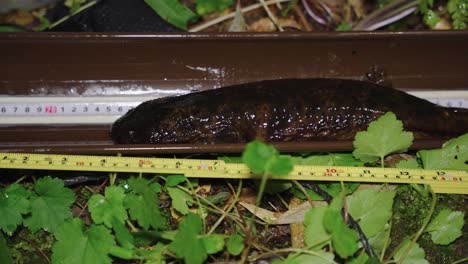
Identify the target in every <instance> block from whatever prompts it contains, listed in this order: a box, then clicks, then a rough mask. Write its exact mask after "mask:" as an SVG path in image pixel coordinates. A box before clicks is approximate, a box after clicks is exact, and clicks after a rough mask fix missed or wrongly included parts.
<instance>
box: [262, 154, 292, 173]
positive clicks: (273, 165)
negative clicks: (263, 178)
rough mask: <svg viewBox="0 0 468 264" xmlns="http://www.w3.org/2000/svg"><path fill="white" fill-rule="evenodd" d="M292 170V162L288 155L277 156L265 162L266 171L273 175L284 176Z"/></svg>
mask: <svg viewBox="0 0 468 264" xmlns="http://www.w3.org/2000/svg"><path fill="white" fill-rule="evenodd" d="M292 170H293V163H292V161H291V157H289V156H279V157H276V158H273V159H271V160H270V161H269V162H268V163H267V169H266V171H267V173H268V174H270V175H273V176H285V175H288V174H289V173H290V172H291V171H292Z"/></svg>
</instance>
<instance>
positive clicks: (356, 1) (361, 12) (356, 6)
mask: <svg viewBox="0 0 468 264" xmlns="http://www.w3.org/2000/svg"><path fill="white" fill-rule="evenodd" d="M348 2H349V4H350V5H351V6H352V7H353V10H354V13H355V14H356V16H357V18H362V17H364V16H365V15H366V11H365V9H364V1H363V0H348Z"/></svg>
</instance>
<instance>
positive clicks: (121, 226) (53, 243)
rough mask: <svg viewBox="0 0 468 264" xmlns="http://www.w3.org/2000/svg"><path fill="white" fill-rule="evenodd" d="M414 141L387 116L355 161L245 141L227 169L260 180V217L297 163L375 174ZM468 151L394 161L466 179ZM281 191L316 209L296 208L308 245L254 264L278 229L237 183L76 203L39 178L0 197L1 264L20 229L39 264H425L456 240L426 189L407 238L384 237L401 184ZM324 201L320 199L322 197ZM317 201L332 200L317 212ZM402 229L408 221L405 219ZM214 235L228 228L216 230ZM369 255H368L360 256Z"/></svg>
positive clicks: (1, 191)
mask: <svg viewBox="0 0 468 264" xmlns="http://www.w3.org/2000/svg"><path fill="white" fill-rule="evenodd" d="M383 139H385V140H383ZM411 142H412V134H411V133H410V132H405V131H403V128H402V125H401V122H400V121H398V120H397V119H396V117H395V115H394V114H392V113H387V114H385V115H383V116H382V117H381V118H379V119H378V120H376V121H374V122H372V123H371V124H370V125H369V128H368V130H367V131H363V132H360V133H358V134H357V135H356V140H355V146H356V150H355V152H354V153H353V154H351V153H327V154H313V155H304V156H300V157H291V156H285V155H280V153H279V152H278V150H276V149H275V148H274V147H273V146H270V145H267V144H264V143H262V142H259V141H254V142H251V143H249V144H248V145H247V147H246V149H245V151H244V152H243V155H242V157H241V158H237V159H236V158H231V159H230V160H231V161H235V162H239V161H240V160H242V161H243V162H244V163H245V164H246V165H247V166H248V167H249V168H250V169H251V171H252V172H253V173H254V174H256V175H257V176H260V177H261V183H260V185H259V192H258V193H257V197H256V203H257V207H255V208H258V206H259V205H260V204H261V203H260V201H261V200H262V197H263V193H264V192H265V190H266V188H268V184H267V183H269V179H270V176H272V175H273V176H279V175H287V174H289V173H290V172H291V171H292V170H293V168H294V166H295V165H328V166H363V165H364V162H374V163H372V164H371V165H374V166H375V165H377V164H376V163H375V161H379V160H380V163H381V164H382V165H383V162H382V160H383V158H384V157H385V156H387V155H389V154H390V153H394V152H400V151H403V150H404V149H407V148H408V147H409V145H410V144H411ZM467 149H468V134H465V135H462V136H460V137H458V138H455V139H452V140H450V141H448V142H446V143H445V144H444V146H443V147H442V148H441V149H436V150H430V151H419V152H418V155H417V157H416V159H413V160H409V161H402V162H400V163H398V164H397V167H401V168H432V169H459V170H466V169H467V168H466V159H467V158H468V153H467ZM353 155H354V156H353ZM225 160H226V161H227V160H228V159H225ZM285 183H288V184H289V185H283V186H281V187H282V188H279V189H278V188H277V189H276V191H278V192H285V191H289V192H290V193H292V194H293V195H295V196H298V197H299V198H303V199H307V200H308V201H307V202H306V203H309V202H311V203H313V206H312V207H310V206H309V207H301V208H305V209H303V211H302V213H303V214H301V215H300V216H301V217H300V218H299V220H301V219H303V221H302V223H303V225H304V232H303V233H302V235H301V236H303V237H302V238H303V240H304V243H305V245H304V247H294V248H278V249H273V248H272V249H268V250H263V252H262V253H259V254H258V255H255V254H251V253H252V249H253V248H254V249H255V250H257V251H261V250H262V247H264V246H262V245H260V244H259V243H260V242H262V241H259V240H258V236H259V235H260V231H258V230H260V229H258V227H261V228H262V229H263V232H266V231H265V230H266V229H267V228H268V227H269V225H276V224H278V223H268V224H265V223H263V222H261V221H255V219H254V218H255V217H257V215H256V214H255V213H252V214H251V213H249V212H247V211H242V210H240V206H238V205H239V200H240V196H241V191H242V190H243V185H242V181H239V182H238V186H237V190H235V189H236V188H234V187H233V186H232V185H231V182H226V186H228V187H226V189H225V190H221V191H220V192H217V193H215V194H214V195H212V196H208V197H206V196H204V195H201V194H200V193H198V191H197V190H196V189H195V187H196V188H197V189H200V188H201V184H200V185H199V184H198V183H197V181H194V180H188V179H187V178H186V177H184V176H182V175H171V176H166V177H164V176H161V175H155V176H154V177H153V178H152V179H146V178H144V177H143V176H142V175H140V176H139V177H130V178H127V179H117V180H116V182H115V183H113V182H111V184H110V185H109V186H104V185H103V186H101V187H99V188H98V189H93V188H88V189H87V190H88V191H89V192H90V193H91V194H92V195H89V194H87V195H86V198H84V197H81V199H76V197H75V196H76V195H75V192H74V191H73V190H72V189H70V188H67V187H65V186H64V181H63V180H61V179H57V178H52V177H42V178H39V179H38V180H37V181H35V182H34V183H33V184H30V183H27V184H20V183H13V184H10V185H8V186H5V187H2V188H0V215H1V217H0V229H1V233H0V263H2V264H10V263H13V261H18V262H21V261H19V260H18V253H17V250H18V248H22V247H24V246H18V247H11V246H10V243H11V240H12V239H13V238H14V237H17V236H21V234H22V232H23V231H27V232H28V233H30V234H32V235H40V234H47V235H48V236H47V238H46V239H45V241H48V242H47V243H45V244H48V245H49V249H48V250H49V258H48V259H50V261H51V263H53V264H55V263H76V264H82V263H83V264H84V263H86V264H87V263H93V264H94V263H96V264H101V263H103V264H105V263H111V262H112V261H114V260H118V259H122V260H126V261H129V262H141V263H167V262H172V261H181V262H185V263H190V264H201V263H205V262H207V261H208V259H210V258H213V261H220V260H225V259H231V260H233V259H234V260H240V261H241V262H247V261H255V260H257V259H260V258H261V257H267V256H271V255H275V256H277V258H276V259H274V260H273V263H288V264H292V263H312V264H314V263H343V262H346V263H351V264H360V263H366V264H371V263H383V264H391V263H428V260H427V259H428V256H426V253H427V252H425V250H424V244H423V243H422V242H421V241H422V240H423V239H421V238H427V239H428V240H429V241H431V243H432V244H433V245H444V246H445V245H451V244H452V243H453V242H454V241H456V240H457V239H459V238H460V237H461V236H462V229H463V225H464V216H465V215H464V213H463V212H462V211H459V210H453V209H449V208H446V207H441V208H440V207H439V208H436V204H437V201H438V200H439V198H438V196H436V195H435V194H434V193H433V192H432V190H431V189H430V187H421V188H420V189H419V192H420V193H421V194H423V195H422V196H420V198H421V199H420V200H421V201H422V202H420V203H417V204H418V206H422V205H424V206H426V205H427V208H425V209H424V210H423V211H420V209H419V208H416V209H411V210H414V211H413V212H412V214H413V215H418V214H421V215H422V217H421V219H419V220H417V221H416V220H414V223H415V224H416V227H417V228H415V229H413V231H411V233H412V234H411V233H410V232H409V233H407V234H406V233H405V234H404V237H400V238H399V239H393V238H392V237H391V234H392V231H393V228H392V226H393V225H395V224H396V222H398V221H399V220H398V218H401V215H397V216H396V213H395V212H399V211H398V210H399V209H400V208H401V207H403V208H406V207H408V206H409V205H408V204H409V203H411V201H414V200H409V202H408V201H406V200H405V201H404V202H403V204H402V201H400V202H398V200H397V199H398V195H399V193H401V192H400V190H402V189H404V188H407V187H408V186H402V187H399V188H397V189H396V190H393V189H389V188H387V187H388V186H386V185H382V186H377V187H376V188H359V189H358V187H359V183H348V184H344V183H317V184H315V185H316V186H318V189H314V188H312V187H311V189H309V188H306V187H305V186H304V187H303V188H302V186H301V185H300V184H298V183H295V184H291V183H290V182H285ZM291 186H292V187H291ZM283 187H285V188H283ZM312 189H314V190H315V191H316V192H314V191H312ZM407 189H408V190H411V191H412V193H411V195H410V198H411V199H414V198H415V197H414V196H418V195H417V192H414V190H412V189H411V188H407ZM96 190H97V191H96ZM416 190H417V189H416ZM88 191H87V192H88ZM270 191H271V193H273V190H270ZM77 193H78V194H79V193H80V192H77ZM324 193H325V194H328V195H329V197H328V198H325V197H326V196H325V195H324ZM288 195H290V194H288ZM78 200H80V202H78ZM314 200H326V201H328V202H330V201H331V202H330V203H329V204H328V205H326V204H320V205H318V204H315V203H316V202H315V201H314ZM218 204H221V205H223V206H218ZM262 204H266V203H262ZM429 204H430V205H429ZM72 207H74V208H73V209H74V210H73V214H72V210H71V209H72ZM221 207H222V208H221ZM260 209H261V210H266V209H263V208H260ZM397 209H398V210H397ZM77 211H79V213H77ZM291 211H293V210H288V212H291ZM194 212H196V213H197V214H195V213H194ZM250 212H252V211H250ZM421 212H423V213H421ZM277 213H278V212H277ZM261 219H262V218H261ZM352 221H354V223H355V224H353V222H352ZM409 221H413V219H410V220H409ZM414 223H411V224H414ZM398 224H400V225H401V223H398ZM404 224H410V223H409V222H408V220H406V222H405V223H404ZM356 225H357V226H358V227H359V228H357V227H356ZM223 226H224V227H227V228H225V229H222V232H218V230H219V229H220V228H221V227H223ZM216 232H218V233H216ZM26 240H28V239H26ZM364 242H365V243H364ZM368 245H370V247H371V248H372V250H371V251H368V250H367V247H368ZM30 247H31V246H30ZM32 250H34V249H32ZM36 250H39V251H40V250H41V249H40V248H39V247H37V249H36ZM369 252H370V253H369ZM44 255H45V254H44ZM220 256H221V257H220ZM371 256H372V257H371ZM46 257H47V256H46Z"/></svg>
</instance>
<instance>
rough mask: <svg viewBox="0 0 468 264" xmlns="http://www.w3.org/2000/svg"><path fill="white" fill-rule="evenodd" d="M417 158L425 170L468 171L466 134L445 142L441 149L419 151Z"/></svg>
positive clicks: (467, 140)
mask: <svg viewBox="0 0 468 264" xmlns="http://www.w3.org/2000/svg"><path fill="white" fill-rule="evenodd" d="M418 156H419V157H420V158H421V161H422V164H423V167H424V168H425V169H432V170H437V169H439V170H443V169H447V170H465V171H468V133H467V134H464V135H462V136H459V137H457V138H454V139H451V140H449V141H447V142H445V143H444V145H443V146H442V148H441V149H433V150H420V151H418Z"/></svg>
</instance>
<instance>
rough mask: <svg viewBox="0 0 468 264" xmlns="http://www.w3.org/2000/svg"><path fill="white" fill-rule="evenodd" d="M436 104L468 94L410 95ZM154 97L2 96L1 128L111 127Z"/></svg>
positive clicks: (466, 104) (458, 103)
mask: <svg viewBox="0 0 468 264" xmlns="http://www.w3.org/2000/svg"><path fill="white" fill-rule="evenodd" d="M408 93H410V94H412V95H415V96H418V97H420V98H424V99H427V100H429V101H431V102H433V103H436V104H439V105H442V106H447V107H460V108H468V91H431V92H408ZM154 98H157V97H155V96H151V95H148V96H89V97H86V96H81V97H78V96H77V97H70V96H69V97H67V96H64V97H60V96H55V97H50V96H49V97H48V96H40V97H36V96H35V97H32V96H3V97H1V96H0V118H1V119H0V124H43V123H54V124H61V123H64V124H66V123H68V124H69V123H73V124H80V123H82V124H83V123H100V124H101V123H104V124H109V123H112V122H114V121H115V120H116V119H117V118H119V117H120V116H122V115H123V114H125V113H126V112H128V111H129V110H130V109H132V108H134V107H136V106H138V105H139V104H140V103H142V102H144V101H147V100H150V99H154Z"/></svg>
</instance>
